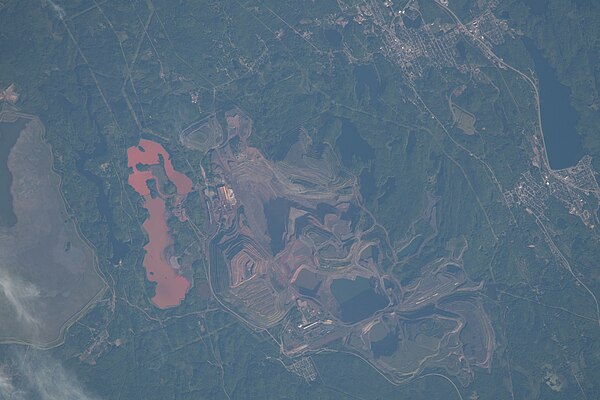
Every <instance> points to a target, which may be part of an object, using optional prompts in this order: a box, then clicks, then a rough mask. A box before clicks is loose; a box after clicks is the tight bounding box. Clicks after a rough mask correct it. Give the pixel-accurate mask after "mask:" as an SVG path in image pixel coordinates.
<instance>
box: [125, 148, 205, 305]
mask: <svg viewBox="0 0 600 400" xmlns="http://www.w3.org/2000/svg"><path fill="white" fill-rule="evenodd" d="M159 155H160V156H162V158H163V165H164V168H165V172H166V174H167V177H168V178H169V180H170V181H171V182H172V183H173V184H174V185H175V187H176V188H177V198H178V199H181V198H183V196H185V195H186V194H188V193H189V192H191V191H192V187H193V183H192V181H191V180H190V178H188V177H187V176H185V175H184V174H182V173H180V172H177V171H176V170H175V169H174V168H173V165H172V164H171V159H170V157H169V153H167V151H166V150H165V149H164V148H163V147H162V146H161V145H160V144H159V143H156V142H153V141H151V140H146V139H141V140H140V142H139V145H138V146H132V147H130V148H129V149H127V165H128V166H129V167H130V168H131V169H132V170H133V171H132V172H131V174H130V175H129V180H128V182H129V184H130V185H131V187H133V188H134V189H135V191H136V192H138V193H139V194H140V195H141V196H142V197H143V198H144V208H146V210H148V214H149V216H148V219H147V220H146V221H144V224H143V225H142V226H143V228H144V230H145V231H146V233H147V235H148V244H147V245H146V246H144V250H145V251H146V256H145V257H144V267H145V268H146V277H147V278H148V280H149V281H150V282H156V292H155V294H154V297H152V302H153V303H154V304H155V305H156V306H157V307H158V308H162V309H165V308H169V307H174V306H177V305H179V304H180V303H181V301H182V300H183V299H184V298H185V295H186V293H187V291H188V290H189V288H190V282H189V280H188V279H187V278H185V277H184V276H182V275H179V272H178V271H177V270H176V269H173V268H172V267H171V265H170V264H169V262H168V260H167V258H166V255H165V251H166V249H167V248H169V247H170V246H171V245H172V244H173V239H172V237H171V235H170V233H169V228H168V226H167V210H166V205H165V200H166V199H167V198H168V196H165V195H163V194H161V193H159V195H158V196H157V197H155V198H152V196H151V194H150V189H149V188H148V181H149V180H151V179H156V177H155V176H154V175H153V174H152V171H150V170H145V171H140V170H139V169H138V165H140V164H141V165H144V166H150V165H160V158H159ZM157 187H158V185H157ZM179 201H180V200H179ZM179 201H178V202H179ZM180 219H181V218H180Z"/></svg>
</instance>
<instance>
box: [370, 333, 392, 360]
mask: <svg viewBox="0 0 600 400" xmlns="http://www.w3.org/2000/svg"><path fill="white" fill-rule="evenodd" d="M396 350H398V337H397V335H396V334H395V333H393V332H390V333H388V334H387V336H386V337H384V338H383V339H381V340H378V341H376V342H371V351H372V352H373V357H375V358H379V357H381V356H391V355H392V354H394V353H395V352H396Z"/></svg>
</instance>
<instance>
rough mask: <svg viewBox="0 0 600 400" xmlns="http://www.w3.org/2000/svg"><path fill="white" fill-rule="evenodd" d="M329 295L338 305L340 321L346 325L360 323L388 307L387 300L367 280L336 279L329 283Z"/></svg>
mask: <svg viewBox="0 0 600 400" xmlns="http://www.w3.org/2000/svg"><path fill="white" fill-rule="evenodd" d="M331 293H332V294H333V296H334V297H335V299H336V300H337V301H338V303H339V305H340V310H341V319H342V321H343V322H345V323H348V324H354V323H356V322H359V321H362V320H363V319H365V318H368V317H370V316H371V315H373V313H375V312H376V311H379V310H381V309H383V308H385V307H386V306H387V305H388V299H387V298H386V297H385V296H383V295H381V294H379V293H377V292H376V291H375V289H374V285H373V282H372V280H371V279H367V278H361V277H357V278H356V279H355V280H351V279H343V278H342V279H336V280H334V281H333V282H332V283H331Z"/></svg>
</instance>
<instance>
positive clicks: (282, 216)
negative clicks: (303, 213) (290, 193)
mask: <svg viewBox="0 0 600 400" xmlns="http://www.w3.org/2000/svg"><path fill="white" fill-rule="evenodd" d="M291 205H292V202H290V201H289V200H286V199H284V198H282V197H277V198H275V199H271V200H269V201H268V202H267V203H265V204H263V211H264V213H265V218H266V219H267V232H268V233H269V237H270V238H271V251H273V255H277V254H278V253H279V252H280V251H281V250H283V249H284V247H285V242H284V240H283V235H284V234H285V230H286V227H287V222H288V217H289V214H290V206H291Z"/></svg>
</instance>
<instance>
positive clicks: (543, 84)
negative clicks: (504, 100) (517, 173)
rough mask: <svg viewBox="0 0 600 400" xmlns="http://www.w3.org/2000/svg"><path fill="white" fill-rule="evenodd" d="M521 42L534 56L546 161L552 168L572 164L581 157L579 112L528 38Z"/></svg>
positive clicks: (567, 89) (566, 166)
mask: <svg viewBox="0 0 600 400" xmlns="http://www.w3.org/2000/svg"><path fill="white" fill-rule="evenodd" d="M523 43H524V44H525V47H526V48H527V51H528V52H529V54H530V55H531V57H532V58H533V61H534V65H535V73H536V76H537V78H538V80H539V91H540V107H541V113H542V127H543V130H544V142H545V143H546V151H547V153H548V162H549V163H550V167H551V168H552V169H563V168H568V167H572V166H574V165H575V164H577V162H578V161H579V160H580V159H581V157H583V148H582V146H581V137H580V136H579V135H578V133H577V121H578V119H579V115H578V114H577V111H575V109H574V108H573V106H571V103H570V97H571V89H570V88H569V87H567V86H565V85H563V84H561V83H560V82H559V81H558V77H557V76H556V71H555V70H554V68H552V66H551V65H550V64H549V63H548V60H546V58H545V57H544V55H543V54H542V52H541V51H540V49H538V48H537V47H536V46H535V44H534V43H533V41H532V40H531V39H528V38H524V39H523Z"/></svg>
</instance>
